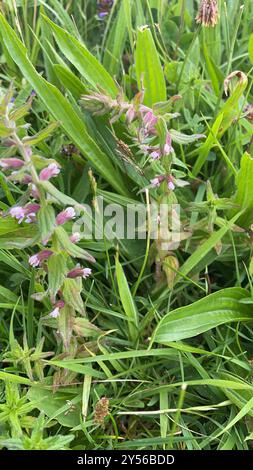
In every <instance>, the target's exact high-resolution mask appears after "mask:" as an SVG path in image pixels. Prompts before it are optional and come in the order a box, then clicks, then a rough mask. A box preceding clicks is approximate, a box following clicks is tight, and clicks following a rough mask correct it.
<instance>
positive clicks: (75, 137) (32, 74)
mask: <svg viewBox="0 0 253 470" xmlns="http://www.w3.org/2000/svg"><path fill="white" fill-rule="evenodd" d="M0 30H1V32H2V34H3V37H4V42H5V44H6V47H7V48H8V50H9V53H10V54H11V56H12V58H13V60H14V61H15V62H16V64H17V65H18V67H19V68H20V70H21V71H22V73H23V75H24V76H25V78H26V79H27V80H28V81H29V83H30V84H31V85H32V87H33V88H34V89H35V90H36V92H37V93H38V95H39V96H40V98H41V99H42V101H43V102H44V104H45V106H46V108H47V109H48V110H49V112H51V113H52V115H53V116H54V118H55V119H56V120H58V121H60V122H61V124H62V127H63V129H64V130H65V132H66V133H67V134H68V135H69V137H70V138H71V139H72V141H73V142H74V143H75V145H76V146H77V147H79V148H80V150H81V151H82V152H83V154H84V155H85V157H86V158H88V160H90V162H91V163H92V165H93V166H94V167H95V168H96V169H97V170H98V171H99V173H100V174H101V175H102V176H103V177H104V178H105V179H106V180H107V181H108V182H110V183H111V184H112V186H113V187H114V188H115V189H116V190H117V191H118V192H119V193H120V194H126V192H128V191H126V190H124V183H123V181H122V179H121V178H120V176H119V175H118V174H117V173H116V172H115V170H114V167H113V165H112V164H111V161H110V159H109V158H108V157H107V155H106V154H105V153H104V152H103V151H102V150H101V149H100V148H99V147H98V145H97V144H96V143H95V142H94V140H92V139H91V137H90V135H89V133H88V132H87V130H86V127H85V125H84V122H83V121H82V120H81V119H80V117H79V116H78V114H77V113H76V111H75V110H74V108H73V107H72V106H71V104H70V103H69V102H68V101H67V99H66V98H65V97H64V96H63V95H62V94H61V93H60V91H59V90H58V89H57V88H56V87H55V86H53V85H51V84H50V83H48V82H47V81H46V80H44V79H43V78H42V77H41V75H40V74H39V73H38V72H37V71H36V70H35V68H34V67H33V65H32V64H31V62H30V60H29V59H28V58H27V55H26V49H25V46H24V45H23V44H22V42H21V41H20V40H19V38H18V36H17V35H16V33H15V32H14V31H13V30H12V28H11V27H10V26H9V25H8V23H7V21H6V20H5V18H4V16H3V15H2V14H0Z"/></svg>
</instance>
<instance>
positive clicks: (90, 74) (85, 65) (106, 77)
mask: <svg viewBox="0 0 253 470" xmlns="http://www.w3.org/2000/svg"><path fill="white" fill-rule="evenodd" d="M42 17H43V19H44V20H45V21H46V22H47V23H48V24H49V25H50V27H51V28H52V30H53V33H54V36H55V39H56V41H57V43H58V46H59V48H60V50H61V52H62V53H63V54H64V55H65V57H66V58H67V59H68V60H69V61H70V62H71V64H73V65H74V66H75V67H76V69H77V70H78V71H79V72H80V74H81V75H82V76H83V77H84V78H85V79H86V80H87V82H88V83H89V84H90V85H92V86H93V87H95V88H97V87H98V85H99V86H100V87H101V88H103V89H104V90H106V91H107V92H108V93H109V94H110V95H111V96H112V97H113V98H115V97H116V95H117V94H118V88H117V86H116V84H115V82H114V80H113V78H112V77H111V75H110V74H109V73H108V72H107V71H106V70H105V68H104V67H103V65H102V64H100V62H99V61H98V60H97V59H96V57H94V56H93V55H92V54H91V53H90V52H89V51H88V49H87V48H86V46H85V45H84V44H82V43H81V42H80V41H78V40H77V39H76V38H75V37H74V36H72V35H71V34H69V33H67V32H66V31H65V30H64V29H63V28H61V27H60V26H57V25H56V24H55V23H53V21H51V20H50V19H49V18H48V17H47V16H44V15H42Z"/></svg>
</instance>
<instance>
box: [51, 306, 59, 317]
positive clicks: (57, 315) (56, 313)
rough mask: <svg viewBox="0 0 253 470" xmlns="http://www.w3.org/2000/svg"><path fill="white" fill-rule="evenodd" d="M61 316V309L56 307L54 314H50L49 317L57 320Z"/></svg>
mask: <svg viewBox="0 0 253 470" xmlns="http://www.w3.org/2000/svg"><path fill="white" fill-rule="evenodd" d="M59 315H60V309H59V307H55V308H54V309H53V310H52V312H50V313H49V316H50V317H51V318H57V317H59Z"/></svg>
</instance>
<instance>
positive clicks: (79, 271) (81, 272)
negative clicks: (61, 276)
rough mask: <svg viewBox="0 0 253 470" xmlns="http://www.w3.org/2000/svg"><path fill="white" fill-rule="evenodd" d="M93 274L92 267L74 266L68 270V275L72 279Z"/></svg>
mask: <svg viewBox="0 0 253 470" xmlns="http://www.w3.org/2000/svg"><path fill="white" fill-rule="evenodd" d="M90 275H91V269H90V268H79V267H77V268H74V269H72V270H71V271H69V272H68V274H67V277H69V278H71V279H75V278H76V277H83V278H84V279H86V278H87V277H89V276H90Z"/></svg>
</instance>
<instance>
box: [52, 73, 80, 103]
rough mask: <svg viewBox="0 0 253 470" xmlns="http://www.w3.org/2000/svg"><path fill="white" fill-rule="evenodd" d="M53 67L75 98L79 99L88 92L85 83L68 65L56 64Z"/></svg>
mask: <svg viewBox="0 0 253 470" xmlns="http://www.w3.org/2000/svg"><path fill="white" fill-rule="evenodd" d="M53 68H54V71H55V72H56V74H57V77H58V79H59V80H60V82H61V83H62V84H63V86H64V87H65V88H66V89H67V90H68V91H70V93H71V94H72V95H73V96H74V98H75V99H77V100H78V99H79V98H80V97H81V95H85V94H86V93H87V88H86V87H85V85H84V84H83V83H82V82H81V80H80V79H79V78H78V77H76V76H75V75H74V74H73V72H71V70H69V69H68V67H66V66H64V65H59V64H55V65H54V66H53Z"/></svg>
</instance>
